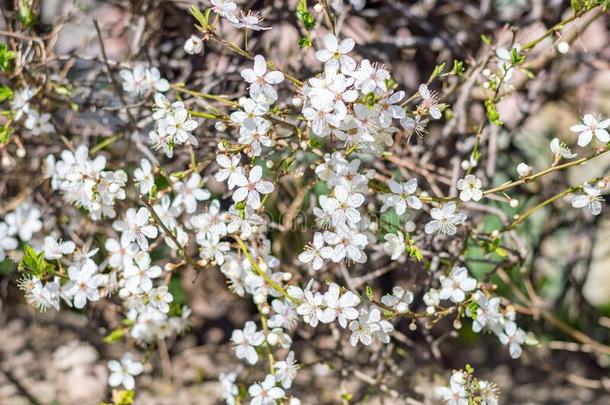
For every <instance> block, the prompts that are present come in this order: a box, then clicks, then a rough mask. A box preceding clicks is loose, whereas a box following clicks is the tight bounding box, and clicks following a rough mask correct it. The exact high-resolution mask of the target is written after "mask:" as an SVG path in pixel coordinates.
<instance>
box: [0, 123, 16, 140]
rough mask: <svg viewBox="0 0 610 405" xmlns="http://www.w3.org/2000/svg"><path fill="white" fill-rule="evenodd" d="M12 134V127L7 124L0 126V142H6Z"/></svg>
mask: <svg viewBox="0 0 610 405" xmlns="http://www.w3.org/2000/svg"><path fill="white" fill-rule="evenodd" d="M12 134H13V127H11V126H9V125H8V124H7V125H4V126H1V127H0V143H3V144H7V143H8V140H9V139H10V137H11V135H12Z"/></svg>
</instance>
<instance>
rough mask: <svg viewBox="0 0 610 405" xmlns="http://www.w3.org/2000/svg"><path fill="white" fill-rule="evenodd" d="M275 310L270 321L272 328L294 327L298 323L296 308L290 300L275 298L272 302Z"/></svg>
mask: <svg viewBox="0 0 610 405" xmlns="http://www.w3.org/2000/svg"><path fill="white" fill-rule="evenodd" d="M271 307H272V308H273V312H275V313H274V314H273V315H272V316H271V317H270V318H269V321H268V324H269V327H270V328H284V329H292V328H293V327H294V326H295V325H296V323H297V313H296V308H295V307H294V305H293V304H292V302H290V301H288V300H279V299H275V300H273V302H271Z"/></svg>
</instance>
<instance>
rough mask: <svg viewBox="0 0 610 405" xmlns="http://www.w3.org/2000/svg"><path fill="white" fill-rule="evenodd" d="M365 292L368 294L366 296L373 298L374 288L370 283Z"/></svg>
mask: <svg viewBox="0 0 610 405" xmlns="http://www.w3.org/2000/svg"><path fill="white" fill-rule="evenodd" d="M364 293H365V294H366V298H368V299H369V300H371V299H373V289H372V288H371V286H370V285H367V286H366V287H365V289H364Z"/></svg>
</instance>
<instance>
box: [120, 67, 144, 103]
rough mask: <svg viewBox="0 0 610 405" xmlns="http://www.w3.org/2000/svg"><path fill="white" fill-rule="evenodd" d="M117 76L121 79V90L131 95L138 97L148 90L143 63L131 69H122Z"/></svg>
mask: <svg viewBox="0 0 610 405" xmlns="http://www.w3.org/2000/svg"><path fill="white" fill-rule="evenodd" d="M119 76H121V79H122V80H123V91H125V92H126V93H128V94H129V95H130V96H131V97H139V96H141V95H142V94H144V93H146V92H147V91H148V90H149V83H148V80H147V69H146V68H145V67H144V66H143V65H137V66H136V67H135V68H134V69H133V70H128V69H123V70H121V71H120V72H119Z"/></svg>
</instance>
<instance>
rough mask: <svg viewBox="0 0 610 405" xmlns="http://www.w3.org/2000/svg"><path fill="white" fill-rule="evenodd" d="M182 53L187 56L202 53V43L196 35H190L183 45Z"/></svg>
mask: <svg viewBox="0 0 610 405" xmlns="http://www.w3.org/2000/svg"><path fill="white" fill-rule="evenodd" d="M184 51H185V52H186V53H188V54H189V55H196V54H198V53H201V51H203V41H202V40H201V38H199V37H198V36H197V35H191V36H190V38H189V39H187V40H186V42H185V43H184Z"/></svg>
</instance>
